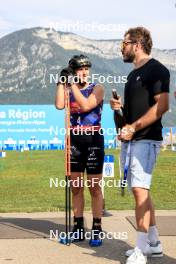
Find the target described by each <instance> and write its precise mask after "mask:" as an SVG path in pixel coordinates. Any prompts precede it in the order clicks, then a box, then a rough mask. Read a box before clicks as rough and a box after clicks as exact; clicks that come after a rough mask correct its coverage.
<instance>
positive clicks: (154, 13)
mask: <svg viewBox="0 0 176 264" xmlns="http://www.w3.org/2000/svg"><path fill="white" fill-rule="evenodd" d="M50 25H52V26H54V28H55V29H56V30H63V31H71V32H74V33H77V34H79V35H82V36H85V37H88V38H93V39H117V38H122V37H123V33H124V31H125V30H126V29H127V28H129V27H132V26H137V25H143V26H145V27H148V28H149V29H150V30H151V33H152V36H153V42H154V47H157V48H166V49H172V48H176V34H175V31H176V0H165V1H164V0H163V1H161V0H155V1H154V0H153V1H152V0H145V1H144V0H141V1H139V0H134V1H130V0H114V1H113V0H106V1H104V0H102V1H100V0H97V1H96V0H89V1H83V0H72V1H67V0H65V1H60V0H49V1H44V0H42V1H41V0H38V1H36V0H35V1H34V0H30V1H28V0H27V1H24V0H23V1H22V0H14V1H12V0H11V1H10V0H6V1H3V3H1V5H0V36H1V37H2V36H4V35H6V34H8V33H10V32H13V31H16V30H19V29H22V28H29V27H36V26H42V27H49V26H50Z"/></svg>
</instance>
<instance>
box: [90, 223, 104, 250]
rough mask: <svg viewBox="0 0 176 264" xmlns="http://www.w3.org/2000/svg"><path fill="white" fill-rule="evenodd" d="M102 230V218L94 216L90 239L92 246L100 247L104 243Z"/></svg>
mask: <svg viewBox="0 0 176 264" xmlns="http://www.w3.org/2000/svg"><path fill="white" fill-rule="evenodd" d="M101 232H102V228H101V219H100V218H94V219H93V224H92V231H91V239H90V241H89V245H90V246H91V247H99V246H101V245H102V239H101Z"/></svg>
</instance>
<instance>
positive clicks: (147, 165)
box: [121, 140, 161, 189]
mask: <svg viewBox="0 0 176 264" xmlns="http://www.w3.org/2000/svg"><path fill="white" fill-rule="evenodd" d="M128 144H129V143H126V142H122V146H121V170H122V172H123V171H124V166H125V161H126V156H127V149H128ZM160 147H161V141H155V140H138V141H135V140H134V141H131V148H130V154H129V155H130V160H129V166H128V173H127V182H128V187H129V189H131V188H133V187H140V188H144V189H150V186H151V181H152V172H153V169H154V166H155V163H156V159H157V155H158V154H159V151H160Z"/></svg>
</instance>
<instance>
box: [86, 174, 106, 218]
mask: <svg viewBox="0 0 176 264" xmlns="http://www.w3.org/2000/svg"><path fill="white" fill-rule="evenodd" d="M87 178H88V181H89V186H90V187H89V192H90V194H91V203H92V214H93V218H101V217H102V210H103V195H102V190H101V186H100V180H101V179H102V174H89V175H88V176H87Z"/></svg>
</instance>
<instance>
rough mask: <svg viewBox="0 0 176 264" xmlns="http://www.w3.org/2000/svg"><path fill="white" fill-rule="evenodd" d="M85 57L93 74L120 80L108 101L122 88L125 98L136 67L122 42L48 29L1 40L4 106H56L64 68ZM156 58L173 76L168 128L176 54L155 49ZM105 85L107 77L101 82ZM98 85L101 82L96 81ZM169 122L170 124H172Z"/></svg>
mask: <svg viewBox="0 0 176 264" xmlns="http://www.w3.org/2000/svg"><path fill="white" fill-rule="evenodd" d="M80 53H84V54H86V55H88V56H89V57H90V59H91V61H92V64H93V67H92V73H95V74H98V76H100V75H103V76H105V77H108V76H109V75H111V76H116V82H117V84H108V83H105V84H104V86H105V89H106V101H109V98H110V96H111V89H112V88H114V87H117V86H118V92H119V93H120V94H121V95H122V94H123V88H124V83H119V82H120V81H122V82H123V80H124V79H125V77H122V76H126V75H128V73H129V71H130V70H131V68H132V66H131V65H129V64H125V63H123V61H122V58H121V53H120V40H92V39H88V38H85V37H81V36H78V35H76V34H73V33H65V32H57V31H55V30H51V29H47V28H31V29H23V30H20V31H16V32H14V33H11V34H9V35H6V36H4V37H3V38H1V39H0V58H1V60H0V103H1V104H53V102H54V97H55V87H56V85H55V82H56V79H57V75H58V73H59V72H60V70H61V68H63V67H65V66H67V63H68V60H69V58H70V57H71V56H73V55H75V54H80ZM153 56H154V57H155V58H156V59H158V60H160V61H161V62H162V63H164V64H165V65H166V66H167V67H168V68H169V70H170V72H171V109H172V113H169V118H166V121H167V124H170V122H172V121H174V120H176V118H175V116H174V114H175V112H176V107H175V99H174V96H173V93H174V90H176V87H174V86H175V85H176V83H175V82H176V80H175V73H176V50H166V49H165V50H160V49H153ZM100 80H101V81H103V77H101V79H100ZM95 81H97V80H95ZM168 119H169V120H168Z"/></svg>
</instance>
